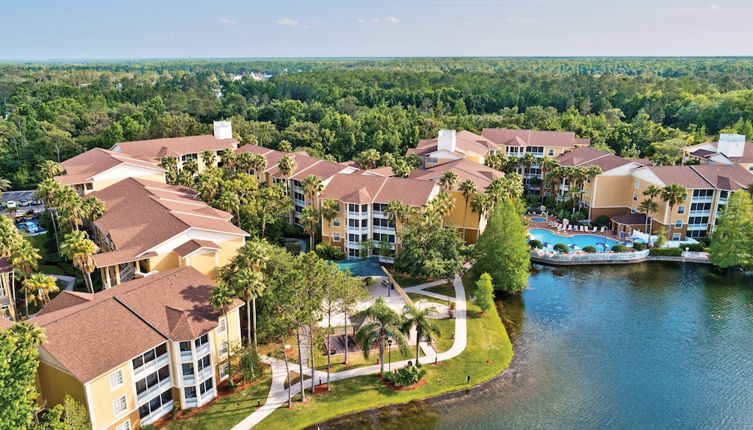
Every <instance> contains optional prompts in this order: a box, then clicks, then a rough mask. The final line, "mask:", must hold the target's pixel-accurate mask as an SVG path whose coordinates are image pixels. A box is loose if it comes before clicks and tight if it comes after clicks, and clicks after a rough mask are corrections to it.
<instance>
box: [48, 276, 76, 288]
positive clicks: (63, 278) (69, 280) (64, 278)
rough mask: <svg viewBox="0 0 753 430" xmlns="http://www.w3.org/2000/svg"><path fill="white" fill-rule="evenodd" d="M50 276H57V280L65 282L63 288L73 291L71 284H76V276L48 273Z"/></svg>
mask: <svg viewBox="0 0 753 430" xmlns="http://www.w3.org/2000/svg"><path fill="white" fill-rule="evenodd" d="M48 276H52V277H54V278H57V280H58V281H60V282H61V283H63V284H65V288H63V289H64V290H66V291H73V285H74V284H76V278H74V277H73V276H63V275H48Z"/></svg>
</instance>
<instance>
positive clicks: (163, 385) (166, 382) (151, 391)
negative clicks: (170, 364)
mask: <svg viewBox="0 0 753 430" xmlns="http://www.w3.org/2000/svg"><path fill="white" fill-rule="evenodd" d="M172 385H173V381H172V380H171V379H170V377H169V376H168V377H167V378H165V379H163V380H162V381H160V382H159V383H158V384H157V385H153V386H151V387H149V388H148V389H147V390H146V391H144V392H143V393H141V394H137V395H136V399H137V400H138V402H139V403H141V404H143V403H146V402H142V400H144V399H145V398H147V397H149V396H151V395H152V394H154V393H155V392H157V391H159V392H160V393H161V392H163V391H165V390H164V389H165V388H168V387H172Z"/></svg>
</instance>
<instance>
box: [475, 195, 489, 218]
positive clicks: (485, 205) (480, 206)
mask: <svg viewBox="0 0 753 430" xmlns="http://www.w3.org/2000/svg"><path fill="white" fill-rule="evenodd" d="M492 207H494V203H493V201H492V198H491V196H490V195H489V194H487V193H476V194H474V195H473V197H471V211H473V212H476V213H477V214H479V216H482V217H488V216H489V211H491V210H492Z"/></svg>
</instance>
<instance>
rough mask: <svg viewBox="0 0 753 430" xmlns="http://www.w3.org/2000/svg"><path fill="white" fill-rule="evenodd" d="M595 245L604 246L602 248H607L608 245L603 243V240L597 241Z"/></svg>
mask: <svg viewBox="0 0 753 430" xmlns="http://www.w3.org/2000/svg"><path fill="white" fill-rule="evenodd" d="M596 246H602V247H604V249H609V245H607V244H606V243H604V242H597V243H596Z"/></svg>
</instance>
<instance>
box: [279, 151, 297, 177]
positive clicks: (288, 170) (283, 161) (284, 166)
mask: <svg viewBox="0 0 753 430" xmlns="http://www.w3.org/2000/svg"><path fill="white" fill-rule="evenodd" d="M277 167H278V168H279V169H280V174H281V175H282V177H283V179H286V180H287V179H288V178H289V177H290V175H292V174H293V172H295V169H296V167H298V165H297V163H296V162H295V160H294V159H293V157H291V156H289V155H286V156H284V157H282V158H280V161H279V162H278V163H277Z"/></svg>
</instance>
